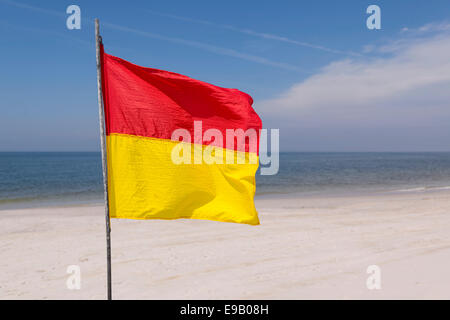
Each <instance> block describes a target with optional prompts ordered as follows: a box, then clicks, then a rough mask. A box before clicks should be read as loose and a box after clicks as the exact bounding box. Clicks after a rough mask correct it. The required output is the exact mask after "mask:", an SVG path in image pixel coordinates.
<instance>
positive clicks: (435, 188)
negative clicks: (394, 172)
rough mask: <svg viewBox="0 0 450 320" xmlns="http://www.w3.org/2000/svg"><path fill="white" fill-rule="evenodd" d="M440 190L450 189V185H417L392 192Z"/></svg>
mask: <svg viewBox="0 0 450 320" xmlns="http://www.w3.org/2000/svg"><path fill="white" fill-rule="evenodd" d="M438 190H450V186H442V187H416V188H409V189H399V190H394V191H392V192H419V191H438Z"/></svg>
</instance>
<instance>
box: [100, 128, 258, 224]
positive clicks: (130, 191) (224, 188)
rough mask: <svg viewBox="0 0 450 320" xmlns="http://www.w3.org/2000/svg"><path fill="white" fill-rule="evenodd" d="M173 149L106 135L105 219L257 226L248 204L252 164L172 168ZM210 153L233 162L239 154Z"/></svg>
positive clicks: (153, 141) (163, 144)
mask: <svg viewBox="0 0 450 320" xmlns="http://www.w3.org/2000/svg"><path fill="white" fill-rule="evenodd" d="M178 144H179V143H178V142H174V141H171V140H166V139H156V138H146V137H139V136H133V135H123V134H111V135H109V136H107V156H108V194H109V210H110V216H111V218H126V219H179V218H191V219H205V220H215V221H223V222H237V223H247V224H252V225H257V224H259V220H258V214H257V212H256V209H255V205H254V194H255V173H256V170H257V169H258V161H256V163H246V164H240V163H236V161H235V162H234V163H226V162H225V161H224V164H217V163H214V164H206V163H201V164H197V163H194V161H192V163H191V164H187V163H180V164H175V163H174V161H173V159H172V151H173V148H174V147H175V146H176V145H178ZM192 146H193V147H192V151H191V152H192V155H193V154H194V152H195V151H194V150H195V149H196V148H197V151H198V148H201V149H202V150H203V151H204V150H205V148H208V147H206V146H201V145H193V144H192ZM216 150H219V151H222V152H223V153H228V154H229V153H230V152H231V153H232V154H234V156H235V159H236V158H238V157H239V152H234V151H230V150H226V149H222V148H220V149H219V148H218V149H216ZM242 154H244V157H246V158H247V160H248V158H249V155H248V153H242V152H241V155H240V156H241V158H242ZM252 155H253V156H254V157H253V158H254V159H255V158H256V160H258V159H257V156H256V155H255V154H252ZM247 162H248V161H247ZM254 162H255V161H254Z"/></svg>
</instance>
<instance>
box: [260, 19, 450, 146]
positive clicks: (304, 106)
mask: <svg viewBox="0 0 450 320" xmlns="http://www.w3.org/2000/svg"><path fill="white" fill-rule="evenodd" d="M441 30H443V29H442V28H441ZM398 42H401V45H400V46H397V47H396V48H395V50H392V52H391V54H390V55H389V56H385V57H379V58H376V59H368V60H365V61H362V60H361V59H359V60H358V61H352V60H348V59H345V60H340V61H335V62H333V63H331V64H329V65H328V66H326V67H324V68H323V69H322V70H321V71H320V72H318V73H317V74H315V75H313V76H311V77H309V78H307V79H306V80H304V81H302V82H299V83H297V84H295V85H293V86H292V87H291V88H289V89H287V90H286V91H285V92H283V93H281V94H280V95H279V96H278V97H276V98H274V99H269V100H265V101H260V102H258V101H257V102H256V104H255V106H256V108H257V110H258V111H260V112H261V113H262V116H263V122H264V120H266V121H265V123H266V125H269V126H273V127H281V129H282V132H283V134H284V137H285V138H286V139H285V140H284V141H285V142H286V141H290V142H291V143H292V144H294V145H296V146H297V147H298V148H300V149H301V148H302V147H303V148H305V146H307V147H306V148H308V149H314V146H315V145H316V146H318V148H322V149H325V150H330V149H331V150H336V149H338V150H339V149H340V150H342V149H347V150H348V149H351V148H353V149H359V150H397V151H399V150H403V151H405V150H418V149H419V150H449V149H450V148H449V147H448V145H449V141H450V127H449V125H448V123H449V122H450V104H449V101H450V90H449V89H448V88H449V87H450V60H449V59H448V57H449V56H450V34H449V33H447V32H437V33H433V34H430V35H429V36H428V37H421V38H420V39H416V38H414V39H398ZM283 129H284V130H283ZM288 137H291V138H288ZM299 144H303V145H299ZM316 150H317V148H316Z"/></svg>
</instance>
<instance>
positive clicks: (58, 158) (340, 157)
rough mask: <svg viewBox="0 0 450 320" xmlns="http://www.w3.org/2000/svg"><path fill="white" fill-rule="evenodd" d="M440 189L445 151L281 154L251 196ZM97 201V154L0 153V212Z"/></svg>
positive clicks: (446, 167)
mask: <svg viewBox="0 0 450 320" xmlns="http://www.w3.org/2000/svg"><path fill="white" fill-rule="evenodd" d="M155 174H156V173H155ZM155 187H156V186H155ZM444 189H450V152H426V153H420V152H411V153H397V152H392V153H387V152H380V153H378V152H361V153H360V152H344V153H341V152H284V153H280V159H279V171H278V173H277V174H276V175H271V176H267V175H261V174H260V172H259V170H258V172H257V175H256V195H255V197H256V198H258V197H283V196H297V197H301V196H311V195H355V194H374V193H386V192H388V193H389V192H399V193H403V192H421V191H433V190H444ZM102 202H103V183H102V167H101V155H100V153H99V152H0V210H5V209H13V208H27V207H36V206H60V205H78V204H97V203H98V204H101V203H102Z"/></svg>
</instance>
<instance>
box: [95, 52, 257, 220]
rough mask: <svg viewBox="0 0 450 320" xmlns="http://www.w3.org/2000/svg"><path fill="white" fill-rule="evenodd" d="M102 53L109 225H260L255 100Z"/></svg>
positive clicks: (233, 91) (229, 90)
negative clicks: (188, 221)
mask: <svg viewBox="0 0 450 320" xmlns="http://www.w3.org/2000/svg"><path fill="white" fill-rule="evenodd" d="M100 51H101V72H102V89H103V103H104V111H105V128H106V147H107V168H108V196H109V211H110V217H111V218H127V219H178V218H192V219H206V220H215V221H224V222H237V223H246V224H252V225H256V224H259V220H258V214H257V212H256V209H255V204H254V194H255V174H256V170H257V169H258V162H259V161H258V159H259V158H258V152H259V150H258V149H259V133H260V132H259V131H260V129H261V126H262V124H261V120H260V118H259V117H258V115H257V114H256V112H255V111H254V110H253V108H252V103H253V100H252V98H251V97H250V96H249V95H248V94H246V93H244V92H241V91H239V90H237V89H227V88H221V87H218V86H214V85H212V84H209V83H206V82H202V81H199V80H195V79H192V78H189V77H187V76H184V75H180V74H177V73H173V72H168V71H163V70H157V69H151V68H144V67H141V66H137V65H135V64H132V63H130V62H127V61H125V60H123V59H120V58H117V57H114V56H111V55H109V54H106V53H105V52H104V49H103V45H101V47H100ZM174 137H175V138H174Z"/></svg>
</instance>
